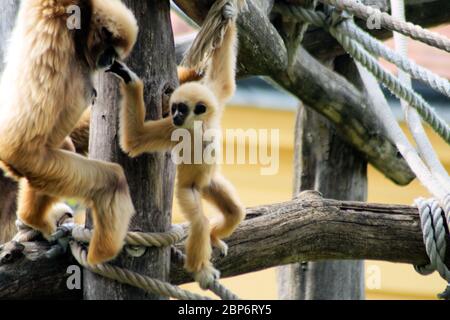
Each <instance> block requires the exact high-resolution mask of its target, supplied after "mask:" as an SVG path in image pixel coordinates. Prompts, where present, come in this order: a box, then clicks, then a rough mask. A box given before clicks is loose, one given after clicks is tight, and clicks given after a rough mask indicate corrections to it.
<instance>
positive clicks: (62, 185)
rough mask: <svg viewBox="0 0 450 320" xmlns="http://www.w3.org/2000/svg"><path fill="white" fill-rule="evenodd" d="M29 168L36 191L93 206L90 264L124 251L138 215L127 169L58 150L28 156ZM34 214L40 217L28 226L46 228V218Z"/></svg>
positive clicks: (103, 260)
mask: <svg viewBox="0 0 450 320" xmlns="http://www.w3.org/2000/svg"><path fill="white" fill-rule="evenodd" d="M43 159H45V160H43ZM30 163H33V164H34V167H33V168H30ZM27 164H28V170H27V172H28V174H27V178H28V183H29V184H30V186H31V187H33V188H34V189H36V190H39V191H40V192H42V193H43V194H46V195H50V196H52V197H55V198H60V197H65V198H70V197H71V198H78V199H83V200H84V201H85V202H87V204H88V205H91V206H92V208H93V218H94V227H95V228H94V233H93V237H92V240H91V242H90V249H89V254H88V263H90V264H98V263H102V262H105V261H107V260H110V259H112V258H114V257H115V256H116V255H117V254H118V253H119V251H120V250H121V248H122V245H123V239H124V237H125V235H126V232H127V230H128V223H129V220H130V218H131V216H132V214H133V212H134V208H133V204H132V202H131V198H130V194H129V190H128V184H127V181H126V178H125V175H124V173H123V169H122V168H121V167H120V166H119V165H117V164H113V163H106V162H102V161H95V160H88V159H86V158H84V157H82V156H79V155H77V154H74V153H71V152H67V151H63V150H58V149H46V150H45V151H44V152H43V153H40V154H38V155H34V156H32V155H28V161H27ZM44 211H45V210H40V211H39V212H44ZM34 212H35V214H36V215H35V216H33V217H27V220H26V221H25V223H27V221H31V220H32V222H33V226H45V227H46V226H47V224H48V222H46V220H45V218H46V217H45V216H42V214H39V212H36V211H34ZM47 232H48V231H47Z"/></svg>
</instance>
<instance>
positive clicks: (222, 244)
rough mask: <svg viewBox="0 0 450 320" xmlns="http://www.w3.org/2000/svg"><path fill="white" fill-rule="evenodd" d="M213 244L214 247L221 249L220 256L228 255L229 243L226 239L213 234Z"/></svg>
mask: <svg viewBox="0 0 450 320" xmlns="http://www.w3.org/2000/svg"><path fill="white" fill-rule="evenodd" d="M211 244H212V246H213V247H214V248H217V249H219V251H220V256H221V257H222V258H224V257H226V256H227V255H228V245H227V244H226V243H225V241H222V240H220V239H218V238H216V237H214V236H211Z"/></svg>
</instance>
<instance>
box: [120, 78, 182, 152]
mask: <svg viewBox="0 0 450 320" xmlns="http://www.w3.org/2000/svg"><path fill="white" fill-rule="evenodd" d="M122 94H123V101H122V104H123V105H122V108H121V115H120V145H121V147H122V149H123V151H125V152H127V153H128V154H129V155H130V156H131V157H136V156H138V155H140V154H142V153H144V152H156V151H164V150H168V149H170V148H171V147H172V146H173V142H172V141H171V136H172V132H173V130H175V127H174V126H173V124H172V118H171V117H168V118H165V119H162V120H156V121H152V120H150V121H145V104H144V84H143V83H142V81H141V80H140V79H138V78H137V77H135V78H132V80H131V81H130V82H129V83H124V84H123V86H122Z"/></svg>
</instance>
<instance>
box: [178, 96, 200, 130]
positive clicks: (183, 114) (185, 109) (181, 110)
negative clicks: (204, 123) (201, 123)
mask: <svg viewBox="0 0 450 320" xmlns="http://www.w3.org/2000/svg"><path fill="white" fill-rule="evenodd" d="M193 109H194V110H191V108H190V107H189V106H188V105H187V104H185V103H182V102H179V103H177V102H175V103H173V104H172V110H171V111H172V118H173V124H174V125H175V126H177V127H181V126H183V125H184V124H185V123H186V120H187V119H188V118H189V117H190V116H191V117H193V118H194V120H195V118H197V117H198V116H200V115H202V114H204V113H205V112H206V110H207V107H206V105H205V104H204V103H201V102H199V103H197V104H196V105H195V107H194V108H193Z"/></svg>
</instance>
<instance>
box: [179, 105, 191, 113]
mask: <svg viewBox="0 0 450 320" xmlns="http://www.w3.org/2000/svg"><path fill="white" fill-rule="evenodd" d="M178 112H179V113H188V112H189V107H188V106H187V105H185V104H184V103H180V104H179V105H178Z"/></svg>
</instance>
